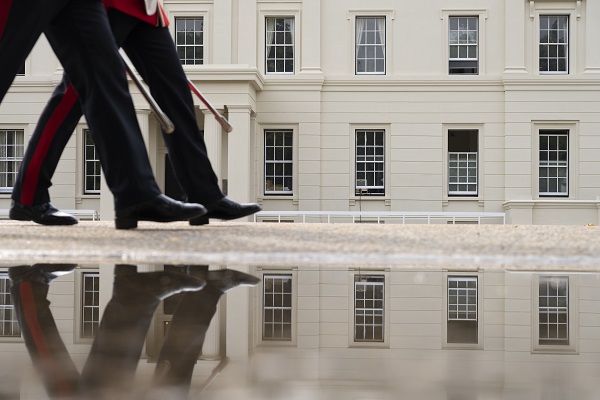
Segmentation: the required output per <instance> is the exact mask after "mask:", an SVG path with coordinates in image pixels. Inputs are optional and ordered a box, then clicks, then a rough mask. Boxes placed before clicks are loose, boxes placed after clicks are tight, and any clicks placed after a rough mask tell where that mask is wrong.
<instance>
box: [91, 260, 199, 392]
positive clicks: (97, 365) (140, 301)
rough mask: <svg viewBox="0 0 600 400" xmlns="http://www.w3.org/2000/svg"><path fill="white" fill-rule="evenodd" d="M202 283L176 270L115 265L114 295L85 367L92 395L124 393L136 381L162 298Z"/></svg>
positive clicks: (107, 307)
mask: <svg viewBox="0 0 600 400" xmlns="http://www.w3.org/2000/svg"><path fill="white" fill-rule="evenodd" d="M202 287H204V281H203V280H201V279H198V278H194V277H190V276H187V275H184V274H180V273H177V272H168V271H160V272H148V273H138V272H137V268H136V267H135V266H133V265H117V266H115V282H114V286H113V297H112V298H111V300H110V301H109V303H108V304H107V306H106V310H105V311H104V315H103V317H102V321H101V322H100V327H99V328H98V334H97V335H96V338H95V340H94V344H93V345H92V349H91V351H90V355H89V357H88V360H87V362H86V364H85V366H84V368H83V371H82V377H81V381H82V386H83V389H84V390H85V391H88V392H89V393H90V394H92V395H96V394H101V393H104V394H109V393H111V392H114V393H118V394H119V395H123V392H124V391H126V390H127V388H128V387H130V386H131V382H132V381H133V378H134V375H135V370H136V368H137V364H138V361H139V359H140V355H141V352H142V348H143V346H144V338H145V337H146V333H147V331H148V327H149V325H150V321H151V320H152V316H153V314H154V311H155V309H156V307H157V306H158V304H159V302H160V301H161V300H163V299H164V298H166V297H168V296H170V295H172V294H175V293H179V292H182V291H190V290H199V289H201V288H202ZM107 398H108V397H107Z"/></svg>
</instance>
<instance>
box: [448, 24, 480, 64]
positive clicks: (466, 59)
mask: <svg viewBox="0 0 600 400" xmlns="http://www.w3.org/2000/svg"><path fill="white" fill-rule="evenodd" d="M453 19H457V23H458V28H457V29H456V32H457V40H458V42H457V43H453V42H452V36H453V35H452V32H453V30H452V23H451V22H452V20H453ZM461 19H467V20H475V21H477V27H476V29H475V34H476V37H475V43H474V44H473V43H469V42H468V40H469V39H468V37H467V43H461V33H463V32H465V31H463V30H461V29H460V22H461ZM470 27H471V26H470V23H468V27H467V30H466V33H467V34H468V33H469V32H472V30H471V29H470ZM467 36H468V35H467ZM453 46H454V47H457V50H458V52H459V55H458V56H456V57H452V51H451V49H452V47H453ZM448 47H449V49H448V52H449V57H448V74H449V75H479V48H480V41H479V16H477V15H450V16H448ZM463 47H465V48H466V49H467V50H469V49H470V48H472V47H474V48H475V57H470V56H469V54H467V56H466V57H460V49H461V48H463ZM467 53H468V52H467ZM453 61H457V62H474V63H475V65H476V68H475V69H476V70H477V72H476V73H474V74H473V73H462V74H461V73H452V72H451V68H450V65H451V63H452V62H453Z"/></svg>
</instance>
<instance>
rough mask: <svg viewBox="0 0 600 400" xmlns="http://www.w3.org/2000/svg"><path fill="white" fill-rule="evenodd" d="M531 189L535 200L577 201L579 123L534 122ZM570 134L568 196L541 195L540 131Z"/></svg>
mask: <svg viewBox="0 0 600 400" xmlns="http://www.w3.org/2000/svg"><path fill="white" fill-rule="evenodd" d="M531 129H532V130H531V138H532V142H531V150H532V151H531V160H532V161H531V178H532V181H531V188H532V196H533V198H534V199H577V196H578V188H579V172H578V164H579V161H578V153H579V121H532V124H531ZM544 130H550V131H552V130H555V131H563V130H564V131H568V132H569V135H568V136H569V144H568V146H569V154H568V160H569V161H568V171H567V174H568V181H569V184H568V185H569V186H568V196H565V195H545V194H543V195H541V194H540V171H539V167H540V131H544Z"/></svg>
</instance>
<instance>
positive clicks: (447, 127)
mask: <svg viewBox="0 0 600 400" xmlns="http://www.w3.org/2000/svg"><path fill="white" fill-rule="evenodd" d="M468 130H476V131H478V135H477V195H476V196H475V195H465V196H461V195H449V191H448V189H449V187H450V186H449V182H450V181H449V168H448V166H449V160H448V153H449V152H448V134H449V132H450V131H468ZM442 132H443V148H444V151H443V152H442V165H443V171H442V176H443V180H444V182H443V183H444V193H443V205H444V206H447V205H448V203H449V202H453V201H477V202H479V205H480V206H482V207H483V198H484V191H485V185H484V182H485V158H484V155H485V152H484V151H483V149H485V125H484V124H444V125H443V126H442Z"/></svg>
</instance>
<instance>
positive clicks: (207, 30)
mask: <svg viewBox="0 0 600 400" xmlns="http://www.w3.org/2000/svg"><path fill="white" fill-rule="evenodd" d="M164 7H165V12H166V13H167V16H168V18H169V21H170V22H171V23H170V24H169V27H168V29H169V32H170V33H171V37H172V38H173V41H174V42H175V44H176V43H177V42H176V40H177V38H176V26H175V19H176V18H202V19H203V20H204V24H203V29H204V32H203V36H204V42H203V44H202V45H203V49H204V50H203V57H204V58H203V62H202V64H182V67H183V68H184V69H185V70H186V71H188V70H192V71H194V70H199V69H202V68H203V65H206V64H211V63H212V59H213V46H212V45H211V44H212V35H211V28H212V27H211V18H212V7H213V6H212V4H197V3H194V10H191V9H190V6H189V5H188V4H186V3H166V4H165V5H164ZM196 8H197V9H196Z"/></svg>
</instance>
